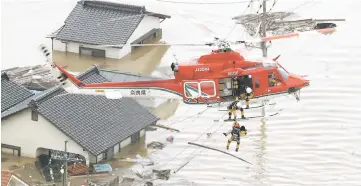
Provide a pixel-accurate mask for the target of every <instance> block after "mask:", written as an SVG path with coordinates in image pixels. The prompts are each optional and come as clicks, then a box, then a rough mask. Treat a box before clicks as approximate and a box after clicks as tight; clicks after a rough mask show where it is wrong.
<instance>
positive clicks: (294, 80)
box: [290, 74, 310, 89]
mask: <svg viewBox="0 0 361 186" xmlns="http://www.w3.org/2000/svg"><path fill="white" fill-rule="evenodd" d="M290 80H291V81H290V84H291V85H292V86H293V87H295V88H298V89H301V88H303V87H307V86H309V85H310V80H307V79H305V78H304V77H301V76H298V75H295V74H292V75H290Z"/></svg>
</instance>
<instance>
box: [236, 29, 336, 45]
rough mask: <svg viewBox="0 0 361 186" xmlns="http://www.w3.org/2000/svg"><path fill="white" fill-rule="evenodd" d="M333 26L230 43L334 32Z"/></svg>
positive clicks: (237, 42)
mask: <svg viewBox="0 0 361 186" xmlns="http://www.w3.org/2000/svg"><path fill="white" fill-rule="evenodd" d="M335 31H336V29H335V28H324V29H315V30H311V31H305V32H293V33H289V34H283V35H276V36H268V37H261V38H259V39H254V40H243V41H234V42H231V43H232V44H244V43H259V42H263V41H273V40H277V39H286V38H292V37H299V36H301V35H304V34H313V33H321V34H328V33H333V32H335Z"/></svg>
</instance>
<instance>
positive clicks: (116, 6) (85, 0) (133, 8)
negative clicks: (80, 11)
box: [78, 0, 146, 14]
mask: <svg viewBox="0 0 361 186" xmlns="http://www.w3.org/2000/svg"><path fill="white" fill-rule="evenodd" d="M78 3H81V4H82V5H83V6H93V7H96V8H106V9H113V10H121V11H127V12H134V13H141V14H142V13H144V12H145V11H146V9H145V6H137V5H129V4H122V3H116V2H110V1H95V0H81V1H79V2H78Z"/></svg>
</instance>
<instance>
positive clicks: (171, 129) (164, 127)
mask: <svg viewBox="0 0 361 186" xmlns="http://www.w3.org/2000/svg"><path fill="white" fill-rule="evenodd" d="M153 126H155V127H159V128H163V129H167V130H170V131H177V132H180V131H179V130H178V129H175V128H171V127H167V126H165V125H153Z"/></svg>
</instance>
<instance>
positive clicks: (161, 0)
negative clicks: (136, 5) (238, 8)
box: [157, 0, 249, 5]
mask: <svg viewBox="0 0 361 186" xmlns="http://www.w3.org/2000/svg"><path fill="white" fill-rule="evenodd" d="M157 1H159V2H164V3H179V4H208V5H211V4H241V3H249V1H233V2H232V1H230V2H181V1H169V0H157Z"/></svg>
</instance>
